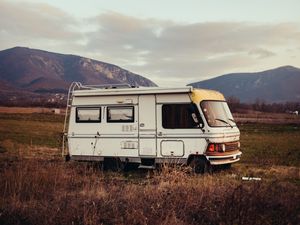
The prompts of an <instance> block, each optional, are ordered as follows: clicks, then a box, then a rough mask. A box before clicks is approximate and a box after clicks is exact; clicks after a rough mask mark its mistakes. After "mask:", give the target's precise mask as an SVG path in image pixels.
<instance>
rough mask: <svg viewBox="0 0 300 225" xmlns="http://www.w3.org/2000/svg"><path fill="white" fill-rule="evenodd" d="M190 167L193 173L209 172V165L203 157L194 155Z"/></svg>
mask: <svg viewBox="0 0 300 225" xmlns="http://www.w3.org/2000/svg"><path fill="white" fill-rule="evenodd" d="M190 167H191V168H192V171H193V172H194V173H200V174H203V173H211V165H210V163H209V162H208V161H207V159H205V158H201V157H195V158H193V159H192V161H191V163H190Z"/></svg>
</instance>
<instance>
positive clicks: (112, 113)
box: [107, 106, 134, 123]
mask: <svg viewBox="0 0 300 225" xmlns="http://www.w3.org/2000/svg"><path fill="white" fill-rule="evenodd" d="M107 122H108V123H131V122H134V108H133V106H111V107H107Z"/></svg>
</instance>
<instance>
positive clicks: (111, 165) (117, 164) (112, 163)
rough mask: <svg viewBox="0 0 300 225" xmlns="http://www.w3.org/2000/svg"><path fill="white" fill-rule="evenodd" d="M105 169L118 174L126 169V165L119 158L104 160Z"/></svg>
mask: <svg viewBox="0 0 300 225" xmlns="http://www.w3.org/2000/svg"><path fill="white" fill-rule="evenodd" d="M103 169H104V170H110V171H113V172H118V171H122V170H123V169H124V164H123V163H122V162H121V160H120V159H119V158H104V162H103Z"/></svg>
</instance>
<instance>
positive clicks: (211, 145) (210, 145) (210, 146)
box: [207, 143, 215, 152]
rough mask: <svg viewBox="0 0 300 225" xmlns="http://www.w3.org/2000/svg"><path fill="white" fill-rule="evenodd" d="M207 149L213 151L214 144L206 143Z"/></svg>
mask: <svg viewBox="0 0 300 225" xmlns="http://www.w3.org/2000/svg"><path fill="white" fill-rule="evenodd" d="M207 151H208V152H214V151H215V144H212V143H210V144H208V146H207Z"/></svg>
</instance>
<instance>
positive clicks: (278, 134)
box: [239, 124, 300, 166]
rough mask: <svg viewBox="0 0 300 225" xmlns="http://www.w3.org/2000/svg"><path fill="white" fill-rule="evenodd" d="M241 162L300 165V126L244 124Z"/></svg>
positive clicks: (241, 128) (242, 126)
mask: <svg viewBox="0 0 300 225" xmlns="http://www.w3.org/2000/svg"><path fill="white" fill-rule="evenodd" d="M239 128H240V130H241V145H242V151H243V156H242V160H241V162H246V163H255V164H259V165H266V164H267V165H273V164H274V165H286V166H300V165H299V161H300V160H299V159H300V145H299V140H300V126H299V125H274V124H243V125H240V126H239Z"/></svg>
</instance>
